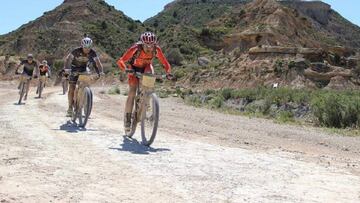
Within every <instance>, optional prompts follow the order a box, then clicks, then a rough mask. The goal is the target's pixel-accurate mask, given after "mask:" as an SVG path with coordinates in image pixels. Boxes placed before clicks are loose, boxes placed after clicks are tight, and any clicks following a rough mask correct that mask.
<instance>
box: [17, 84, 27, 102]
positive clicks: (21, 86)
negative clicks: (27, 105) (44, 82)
mask: <svg viewBox="0 0 360 203" xmlns="http://www.w3.org/2000/svg"><path fill="white" fill-rule="evenodd" d="M25 86H26V85H25V83H24V82H21V84H20V98H19V102H18V104H19V105H20V104H21V101H22V99H23V97H24V95H25V91H26V90H25V88H26V87H25Z"/></svg>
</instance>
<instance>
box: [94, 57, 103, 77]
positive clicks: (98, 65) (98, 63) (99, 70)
mask: <svg viewBox="0 0 360 203" xmlns="http://www.w3.org/2000/svg"><path fill="white" fill-rule="evenodd" d="M94 62H95V70H96V73H97V74H100V73H103V72H104V68H103V65H102V63H101V61H100V59H99V57H95V58H94Z"/></svg>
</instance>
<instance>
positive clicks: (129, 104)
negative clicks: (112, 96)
mask: <svg viewBox="0 0 360 203" xmlns="http://www.w3.org/2000/svg"><path fill="white" fill-rule="evenodd" d="M137 83H138V81H137V78H136V77H135V76H133V75H129V93H128V98H127V100H126V104H125V122H124V124H125V130H130V125H131V113H132V110H133V108H134V100H135V95H136V88H137Z"/></svg>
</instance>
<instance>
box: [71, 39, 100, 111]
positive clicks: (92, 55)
mask: <svg viewBox="0 0 360 203" xmlns="http://www.w3.org/2000/svg"><path fill="white" fill-rule="evenodd" d="M91 47H92V40H91V39H90V38H88V37H85V38H84V39H82V40H81V47H79V48H76V49H74V50H73V51H72V52H71V53H70V54H69V55H68V56H67V57H66V60H65V67H64V69H71V71H70V76H69V92H68V102H69V108H68V110H67V116H68V117H71V116H72V114H73V104H74V92H75V87H76V82H77V80H78V78H79V76H76V75H74V73H76V72H80V73H81V72H86V71H88V66H89V65H90V64H93V65H94V67H95V71H96V73H97V74H98V75H99V77H100V75H102V74H104V73H103V66H102V64H101V62H100V59H99V57H98V55H97V53H96V51H95V50H93V49H92V48H91Z"/></svg>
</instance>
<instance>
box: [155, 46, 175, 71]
mask: <svg viewBox="0 0 360 203" xmlns="http://www.w3.org/2000/svg"><path fill="white" fill-rule="evenodd" d="M156 57H157V58H158V59H159V61H160V63H162V64H163V66H164V69H165V71H166V73H167V74H169V73H171V65H170V63H169V62H168V60H167V59H166V57H165V56H164V53H163V52H162V50H161V48H160V47H159V46H156Z"/></svg>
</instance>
